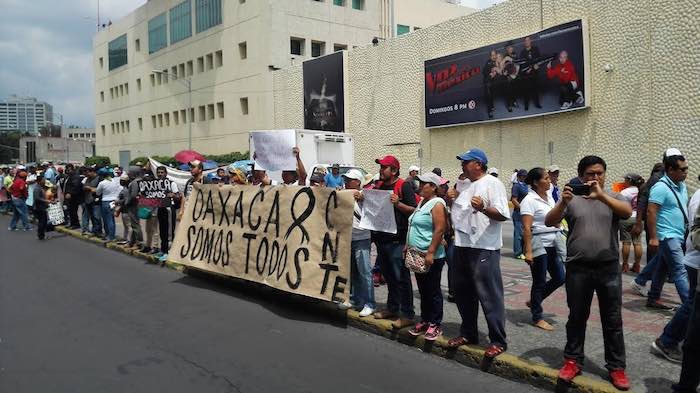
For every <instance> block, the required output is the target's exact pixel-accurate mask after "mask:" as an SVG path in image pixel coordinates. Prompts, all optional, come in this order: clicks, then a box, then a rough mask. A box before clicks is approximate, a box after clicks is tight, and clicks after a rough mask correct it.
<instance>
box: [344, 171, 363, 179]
mask: <svg viewBox="0 0 700 393" xmlns="http://www.w3.org/2000/svg"><path fill="white" fill-rule="evenodd" d="M343 177H345V178H348V179H353V180H359V181H360V182H364V181H365V177H364V176H362V173H361V172H360V171H358V170H357V169H350V170H349V171H347V172H346V173H344V174H343Z"/></svg>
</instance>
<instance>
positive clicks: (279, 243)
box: [168, 183, 354, 302]
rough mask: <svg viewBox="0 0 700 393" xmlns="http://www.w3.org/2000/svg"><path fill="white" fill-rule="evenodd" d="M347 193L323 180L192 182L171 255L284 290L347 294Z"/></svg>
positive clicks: (337, 297) (335, 297)
mask: <svg viewBox="0 0 700 393" xmlns="http://www.w3.org/2000/svg"><path fill="white" fill-rule="evenodd" d="M353 206H354V199H353V195H352V193H349V192H342V191H341V192H338V191H336V190H333V189H330V188H325V187H297V186H275V187H255V186H241V185H224V186H219V185H212V184H199V183H197V184H195V185H194V188H193V191H192V194H191V196H190V198H188V199H187V202H186V203H185V208H184V214H183V217H182V221H181V222H180V225H179V226H178V229H177V232H176V234H175V239H174V241H173V245H172V248H171V250H170V253H169V254H168V255H169V259H171V260H173V261H175V262H177V263H181V264H183V265H187V266H191V267H193V268H197V269H201V270H206V271H211V272H215V273H219V274H223V275H227V276H232V277H237V278H241V279H244V280H249V281H254V282H258V283H262V284H265V285H268V286H271V287H274V288H277V289H279V290H282V291H287V292H291V293H296V294H301V295H305V296H309V297H313V298H317V299H322V300H327V301H335V302H343V301H345V300H347V299H348V297H349V293H350V244H351V241H352V218H353Z"/></svg>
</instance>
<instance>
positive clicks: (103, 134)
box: [100, 124, 105, 136]
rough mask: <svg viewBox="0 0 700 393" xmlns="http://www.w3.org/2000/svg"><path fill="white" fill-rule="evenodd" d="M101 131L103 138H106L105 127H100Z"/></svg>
mask: <svg viewBox="0 0 700 393" xmlns="http://www.w3.org/2000/svg"><path fill="white" fill-rule="evenodd" d="M100 129H101V130H102V136H105V125H104V124H103V125H102V126H100Z"/></svg>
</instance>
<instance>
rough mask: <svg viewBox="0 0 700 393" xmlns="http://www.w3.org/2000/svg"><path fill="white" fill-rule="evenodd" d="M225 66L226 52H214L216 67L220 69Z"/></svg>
mask: <svg viewBox="0 0 700 393" xmlns="http://www.w3.org/2000/svg"><path fill="white" fill-rule="evenodd" d="M223 65H224V52H223V51H220V50H217V51H216V52H214V67H216V68H219V67H221V66H223Z"/></svg>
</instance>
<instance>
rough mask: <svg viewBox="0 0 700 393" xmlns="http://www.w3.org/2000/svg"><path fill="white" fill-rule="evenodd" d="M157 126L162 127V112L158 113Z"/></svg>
mask: <svg viewBox="0 0 700 393" xmlns="http://www.w3.org/2000/svg"><path fill="white" fill-rule="evenodd" d="M158 127H163V114H162V113H159V114H158Z"/></svg>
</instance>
